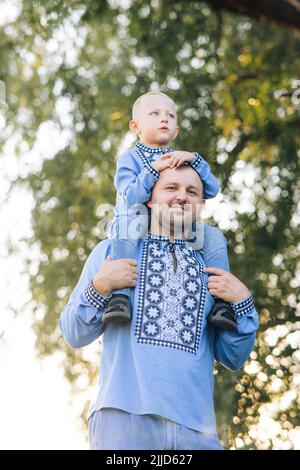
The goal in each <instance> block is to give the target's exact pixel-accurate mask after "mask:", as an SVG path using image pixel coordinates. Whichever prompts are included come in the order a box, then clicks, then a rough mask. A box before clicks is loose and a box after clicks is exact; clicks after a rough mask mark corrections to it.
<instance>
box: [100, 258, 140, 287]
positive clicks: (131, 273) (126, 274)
mask: <svg viewBox="0 0 300 470" xmlns="http://www.w3.org/2000/svg"><path fill="white" fill-rule="evenodd" d="M137 278H138V271H137V262H136V260H135V259H127V258H124V259H116V260H112V259H111V256H108V257H107V258H106V260H105V261H104V263H103V264H102V266H101V268H100V269H99V271H98V272H97V274H95V276H94V278H93V286H94V289H96V291H97V292H99V293H100V294H101V295H104V296H107V295H109V294H110V293H111V291H113V290H115V289H123V288H124V287H135V286H136V285H137Z"/></svg>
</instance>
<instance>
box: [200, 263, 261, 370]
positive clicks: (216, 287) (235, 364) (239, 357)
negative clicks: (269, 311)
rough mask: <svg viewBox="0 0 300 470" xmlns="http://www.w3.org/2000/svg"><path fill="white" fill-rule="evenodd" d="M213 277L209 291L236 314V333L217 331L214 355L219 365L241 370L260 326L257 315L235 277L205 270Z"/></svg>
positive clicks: (246, 291)
mask: <svg viewBox="0 0 300 470" xmlns="http://www.w3.org/2000/svg"><path fill="white" fill-rule="evenodd" d="M205 271H206V272H208V273H211V274H214V275H213V276H211V277H210V278H209V281H208V289H209V292H210V294H211V295H215V296H217V297H219V298H221V299H223V300H224V301H225V302H229V303H230V305H231V307H232V309H233V311H234V312H235V314H236V320H237V332H232V331H228V330H221V329H216V331H215V341H214V352H215V358H216V360H217V361H218V362H220V363H221V364H223V365H224V366H225V367H226V368H228V369H230V370H231V371H235V370H238V369H239V368H240V367H242V365H243V364H244V362H245V361H246V360H247V359H248V358H249V355H250V353H251V351H252V350H253V347H254V343H255V336H256V330H257V328H258V326H259V320H258V314H257V311H256V309H255V306H254V303H253V299H252V296H251V294H250V293H249V291H248V289H247V287H246V286H245V285H244V284H243V283H242V282H241V281H239V279H237V278H236V277H235V276H234V275H233V274H231V273H229V272H226V271H224V270H222V269H219V268H206V269H205Z"/></svg>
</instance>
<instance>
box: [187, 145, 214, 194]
mask: <svg viewBox="0 0 300 470" xmlns="http://www.w3.org/2000/svg"><path fill="white" fill-rule="evenodd" d="M193 153H194V155H195V159H194V160H193V161H192V162H191V166H192V167H193V168H194V170H196V171H197V173H198V175H199V178H200V179H201V181H202V182H203V188H204V197H205V198H207V199H209V198H212V197H215V196H216V195H217V194H218V192H219V191H220V185H219V183H218V181H217V179H216V177H215V176H214V175H213V174H212V172H211V169H210V166H209V164H208V163H207V162H206V161H205V160H204V158H203V157H201V155H199V153H197V152H193Z"/></svg>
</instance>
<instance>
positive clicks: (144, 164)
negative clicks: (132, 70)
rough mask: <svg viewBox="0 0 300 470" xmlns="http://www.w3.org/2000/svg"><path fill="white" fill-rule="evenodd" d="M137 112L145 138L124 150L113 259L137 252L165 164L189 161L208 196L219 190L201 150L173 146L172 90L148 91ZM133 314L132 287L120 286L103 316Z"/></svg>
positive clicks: (198, 244)
mask: <svg viewBox="0 0 300 470" xmlns="http://www.w3.org/2000/svg"><path fill="white" fill-rule="evenodd" d="M132 118H133V119H132V120H131V121H130V122H129V128H130V129H131V130H132V131H133V132H134V133H136V134H137V135H138V136H139V138H140V142H139V143H137V144H136V145H135V146H134V147H133V148H131V149H129V150H127V151H126V152H124V153H123V154H122V155H121V156H120V158H119V160H118V163H117V171H116V175H115V187H116V190H117V202H116V206H115V218H114V220H113V221H112V222H111V223H110V224H109V225H108V237H109V238H111V239H114V243H113V248H112V256H113V259H120V258H134V253H135V244H136V243H137V241H138V238H139V237H140V238H142V237H143V235H144V234H145V232H146V231H147V228H148V227H147V220H148V217H147V210H146V206H143V205H144V204H145V203H146V202H147V201H148V200H149V198H150V196H151V191H152V188H153V186H154V184H155V182H156V181H157V180H158V178H159V175H160V172H161V171H163V170H164V169H166V168H175V167H178V166H180V165H182V164H186V163H189V164H190V165H191V166H192V167H193V168H194V170H196V171H197V173H198V175H199V177H200V179H201V180H202V182H203V183H204V184H203V187H204V188H205V189H204V198H205V199H208V198H212V197H214V196H216V195H217V193H218V191H219V184H218V182H217V180H216V178H215V177H214V175H213V174H212V173H211V170H210V167H209V165H208V163H207V162H206V161H205V160H204V159H203V158H202V157H201V156H200V155H199V154H198V153H196V152H194V153H192V152H186V151H175V150H174V149H173V148H172V147H170V146H169V145H170V143H171V142H172V141H173V140H174V139H175V138H176V136H177V135H178V132H179V127H178V125H177V112H176V105H175V103H174V101H173V100H172V99H171V98H170V97H169V96H167V95H166V94H165V93H161V92H159V91H155V92H154V91H153V92H149V93H145V94H144V95H142V96H140V97H139V98H138V99H137V100H136V101H135V103H134V105H133V109H132ZM143 207H144V208H145V211H143V210H142V209H143ZM141 212H143V214H142V213H141ZM137 223H138V224H139V228H138V229H136V225H137ZM202 243H203V240H201V234H200V233H197V236H196V239H195V238H194V246H193V248H195V249H200V248H202ZM130 319H131V305H130V288H127V289H122V290H119V291H117V290H115V291H114V292H113V294H112V295H111V298H110V301H109V303H108V304H107V306H106V309H105V311H104V314H103V322H108V321H116V320H118V321H125V322H126V321H130Z"/></svg>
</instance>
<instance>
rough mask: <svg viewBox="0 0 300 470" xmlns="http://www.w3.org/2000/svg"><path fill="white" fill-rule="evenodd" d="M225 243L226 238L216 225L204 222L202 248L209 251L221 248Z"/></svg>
mask: <svg viewBox="0 0 300 470" xmlns="http://www.w3.org/2000/svg"><path fill="white" fill-rule="evenodd" d="M226 245H227V240H226V238H225V237H224V235H223V233H222V232H221V230H220V229H219V228H218V227H214V226H212V225H208V224H204V249H208V250H209V251H212V250H214V251H215V250H217V249H220V248H223V247H224V246H226Z"/></svg>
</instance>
